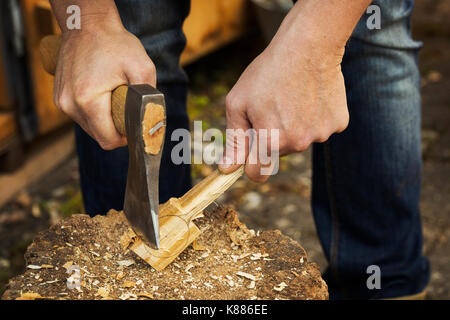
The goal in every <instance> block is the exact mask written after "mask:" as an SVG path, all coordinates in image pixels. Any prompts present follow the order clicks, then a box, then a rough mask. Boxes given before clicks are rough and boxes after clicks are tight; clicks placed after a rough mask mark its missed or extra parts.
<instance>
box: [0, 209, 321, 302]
mask: <svg viewBox="0 0 450 320" xmlns="http://www.w3.org/2000/svg"><path fill="white" fill-rule="evenodd" d="M195 224H196V225H197V226H198V227H199V228H200V230H201V231H202V234H201V235H200V236H199V237H198V238H197V240H196V241H195V242H194V243H193V244H192V245H190V246H189V247H188V248H187V249H186V250H185V251H184V252H183V253H181V254H180V255H179V256H178V257H177V258H176V259H175V260H174V261H173V262H172V263H171V264H170V265H169V266H168V267H166V268H165V269H164V270H162V271H156V270H155V269H153V268H152V267H151V266H149V265H148V264H147V263H146V262H145V261H143V260H142V259H140V258H138V257H137V256H136V254H135V253H134V252H131V251H129V250H126V251H124V249H123V246H122V245H121V241H120V239H121V237H122V236H123V235H124V234H125V233H126V232H127V230H128V228H129V227H128V224H127V222H126V219H125V217H124V215H123V213H122V212H120V213H119V212H116V211H111V212H109V213H108V215H107V216H97V217H95V218H90V217H89V216H87V215H75V216H73V217H72V218H70V219H67V220H64V221H61V222H59V223H57V224H56V225H54V226H52V227H51V228H50V229H49V230H47V231H45V232H42V233H40V234H39V235H38V236H37V237H36V239H35V240H34V242H33V243H32V244H31V245H30V247H29V248H28V250H27V252H26V254H25V259H26V264H27V269H26V271H25V272H24V273H23V274H22V275H19V276H17V277H15V278H13V279H11V280H10V282H9V284H8V287H7V291H6V292H5V293H4V295H3V296H2V299H18V298H19V299H42V298H44V299H328V290H327V285H326V284H325V282H324V281H323V280H322V278H321V275H320V272H319V269H318V266H317V265H316V264H315V263H311V262H309V261H308V258H307V255H306V252H305V250H304V249H303V248H302V247H301V246H300V245H299V244H298V243H297V242H295V241H294V240H292V239H290V238H289V237H287V236H284V235H283V234H281V232H280V231H263V232H260V233H259V232H258V233H256V234H255V232H254V231H253V230H248V229H247V227H246V226H245V225H244V224H243V223H241V222H240V221H239V220H238V218H237V214H236V212H235V211H234V210H232V209H224V208H221V209H216V210H214V211H210V212H205V214H204V216H203V217H201V218H199V219H197V220H196V221H195ZM68 270H69V271H71V274H69V273H67V271H68ZM76 270H80V273H79V280H80V287H79V289H77V288H74V289H69V288H68V286H67V280H68V278H69V280H70V281H72V282H71V283H73V284H74V286H75V287H76V281H77V279H78V278H77V274H76Z"/></svg>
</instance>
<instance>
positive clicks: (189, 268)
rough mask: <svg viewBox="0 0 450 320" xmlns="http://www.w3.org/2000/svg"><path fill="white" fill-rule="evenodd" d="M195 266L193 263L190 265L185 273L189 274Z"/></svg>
mask: <svg viewBox="0 0 450 320" xmlns="http://www.w3.org/2000/svg"><path fill="white" fill-rule="evenodd" d="M194 267H195V265H194V264H193V263H190V264H188V266H187V267H186V269H184V271H185V272H189V270H191V269H192V268H194Z"/></svg>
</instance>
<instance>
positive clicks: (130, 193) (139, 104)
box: [40, 35, 166, 249]
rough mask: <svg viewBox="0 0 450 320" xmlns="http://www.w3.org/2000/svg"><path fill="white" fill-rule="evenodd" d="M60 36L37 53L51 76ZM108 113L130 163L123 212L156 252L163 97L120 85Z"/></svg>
mask: <svg viewBox="0 0 450 320" xmlns="http://www.w3.org/2000/svg"><path fill="white" fill-rule="evenodd" d="M60 48H61V37H60V36H54V35H53V36H47V37H45V38H44V39H42V41H41V46H40V51H41V59H42V62H43V65H44V69H45V70H46V71H47V72H48V73H50V74H52V75H54V74H55V71H56V65H57V61H58V55H59V50H60ZM111 113H112V118H113V120H114V125H115V127H116V129H117V131H118V132H119V133H120V134H122V135H124V136H126V137H127V140H128V150H129V154H130V161H129V167H128V176H127V185H126V190H125V202H124V209H123V210H124V212H125V216H126V217H127V219H128V222H129V223H130V225H131V227H132V228H133V230H134V232H135V233H136V234H137V235H139V236H140V237H142V238H143V239H144V240H146V241H147V242H148V243H149V244H150V245H151V246H152V247H154V248H156V249H159V247H160V238H159V218H158V206H159V194H158V183H159V167H160V163H161V154H162V149H163V146H164V135H165V126H166V107H165V101H164V95H163V94H162V93H161V92H159V91H158V90H157V89H155V88H153V87H152V86H150V85H147V84H140V85H130V86H125V85H123V86H120V87H118V88H117V89H115V90H114V91H113V92H112V96H111Z"/></svg>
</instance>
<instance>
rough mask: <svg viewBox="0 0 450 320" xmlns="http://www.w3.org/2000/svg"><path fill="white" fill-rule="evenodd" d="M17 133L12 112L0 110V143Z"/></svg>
mask: <svg viewBox="0 0 450 320" xmlns="http://www.w3.org/2000/svg"><path fill="white" fill-rule="evenodd" d="M16 134H17V125H16V120H15V119H14V112H12V111H9V112H0V145H2V142H3V141H6V140H8V139H10V138H12V137H13V136H15V135H16Z"/></svg>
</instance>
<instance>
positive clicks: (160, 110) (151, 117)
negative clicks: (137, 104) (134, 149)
mask: <svg viewBox="0 0 450 320" xmlns="http://www.w3.org/2000/svg"><path fill="white" fill-rule="evenodd" d="M160 122H163V123H164V125H163V126H162V127H161V128H159V129H158V130H156V131H155V132H153V133H151V132H150V130H151V129H152V128H154V127H155V126H156V125H157V124H158V123H160ZM165 123H166V112H165V110H164V107H163V106H161V105H159V104H155V103H148V104H147V105H146V106H145V113H144V119H143V120H142V139H143V140H144V146H145V152H146V153H147V154H153V155H155V154H159V152H160V151H161V147H162V145H163V142H164V134H165V131H166V126H165Z"/></svg>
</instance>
